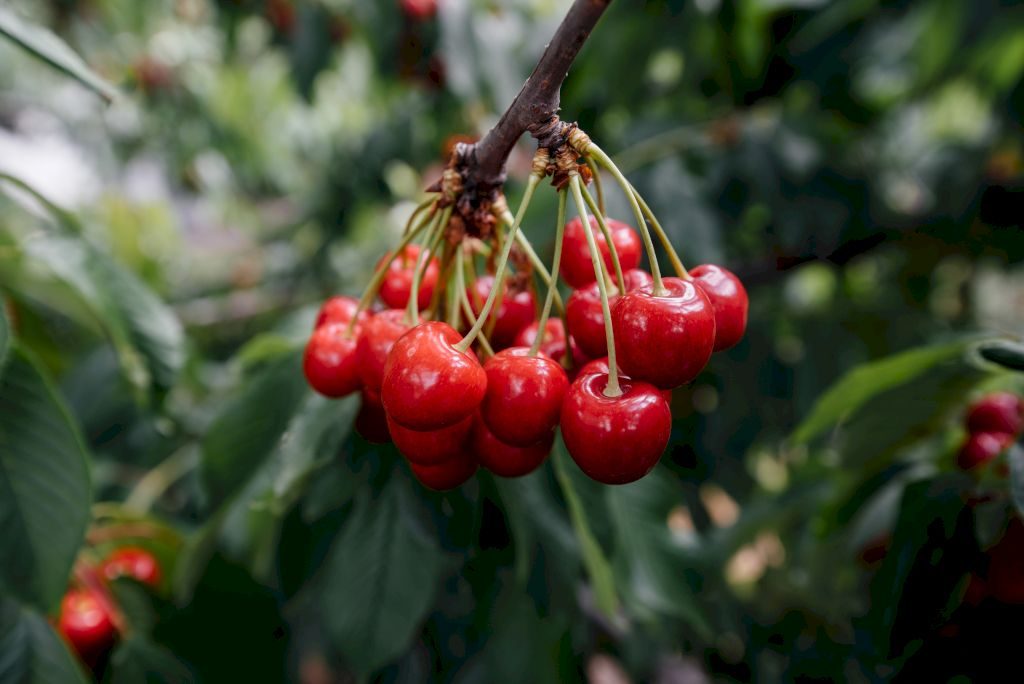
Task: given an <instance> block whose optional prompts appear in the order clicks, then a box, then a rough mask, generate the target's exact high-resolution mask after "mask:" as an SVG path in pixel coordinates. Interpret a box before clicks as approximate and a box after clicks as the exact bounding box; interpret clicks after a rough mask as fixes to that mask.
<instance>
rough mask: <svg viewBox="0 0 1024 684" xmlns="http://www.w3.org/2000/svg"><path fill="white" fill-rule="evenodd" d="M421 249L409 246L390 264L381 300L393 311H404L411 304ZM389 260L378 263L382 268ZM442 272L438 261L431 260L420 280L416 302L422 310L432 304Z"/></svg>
mask: <svg viewBox="0 0 1024 684" xmlns="http://www.w3.org/2000/svg"><path fill="white" fill-rule="evenodd" d="M419 256H420V248H419V246H418V245H409V246H407V247H406V248H405V249H404V250H402V252H401V254H396V255H395V257H394V259H392V260H391V263H390V264H388V271H387V275H385V276H384V282H382V283H381V286H380V298H381V300H382V301H383V302H384V303H385V304H386V305H387V306H388V308H391V309H404V308H405V307H406V305H408V304H409V293H410V292H412V279H413V274H414V273H415V271H416V266H417V265H418V264H419ZM385 259H387V257H386V256H385V257H384V258H383V259H381V260H380V261H378V262H377V268H380V267H381V265H382V264H383V263H384V260H385ZM440 272H441V267H440V265H439V264H438V262H437V259H434V258H431V259H430V263H429V264H428V265H427V268H426V269H425V270H424V271H423V276H422V277H421V278H420V292H419V297H418V298H417V300H416V302H417V304H419V307H420V308H421V309H423V308H426V307H427V306H428V305H429V304H430V298H431V297H432V296H433V294H434V286H435V285H436V284H437V278H438V276H439V274H440Z"/></svg>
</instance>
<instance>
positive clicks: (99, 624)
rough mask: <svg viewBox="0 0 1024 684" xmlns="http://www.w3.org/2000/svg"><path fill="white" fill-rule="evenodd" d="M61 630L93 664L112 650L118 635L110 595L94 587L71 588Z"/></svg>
mask: <svg viewBox="0 0 1024 684" xmlns="http://www.w3.org/2000/svg"><path fill="white" fill-rule="evenodd" d="M57 631H59V632H60V633H61V635H63V637H64V638H65V639H66V640H67V642H68V643H69V644H70V645H71V648H73V649H74V651H75V653H77V654H78V657H79V658H81V660H82V662H84V663H85V664H86V665H89V666H90V667H93V666H95V665H96V663H97V662H99V661H100V660H101V659H102V658H103V657H104V656H105V655H106V654H107V652H109V651H110V649H111V648H112V647H113V646H114V641H115V639H116V638H117V631H116V629H115V628H114V620H113V618H112V617H111V614H110V606H109V604H108V602H107V600H106V598H105V597H103V596H100V595H99V594H97V593H96V592H95V591H94V590H92V589H69V590H68V592H67V593H66V594H64V598H63V599H62V600H61V603H60V618H58V620H57Z"/></svg>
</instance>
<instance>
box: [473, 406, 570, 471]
mask: <svg viewBox="0 0 1024 684" xmlns="http://www.w3.org/2000/svg"><path fill="white" fill-rule="evenodd" d="M554 439H555V435H554V433H553V432H550V433H548V436H547V437H545V438H544V439H542V440H540V441H538V442H535V443H533V444H529V445H526V446H513V445H511V444H508V443H506V442H503V441H501V440H500V439H498V438H497V437H495V436H494V433H493V432H491V431H490V430H489V429H488V428H487V424H486V423H485V422H484V421H483V420H482V419H480V418H479V417H478V418H477V419H476V420H475V421H474V422H473V434H472V440H473V442H472V444H473V451H474V453H475V454H476V457H477V459H479V461H480V465H482V466H483V467H484V468H487V469H488V470H490V471H491V472H492V473H494V474H495V475H498V476H499V477H522V476H523V475H528V474H530V473H532V472H533V471H534V470H536V469H537V468H538V467H540V464H541V463H543V462H544V459H545V458H547V457H548V454H550V453H551V445H552V444H553V443H554Z"/></svg>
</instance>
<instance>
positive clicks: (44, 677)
mask: <svg viewBox="0 0 1024 684" xmlns="http://www.w3.org/2000/svg"><path fill="white" fill-rule="evenodd" d="M5 541H6V540H5ZM0 682H10V684H55V683H56V682H60V683H61V684H63V683H64V682H68V683H69V684H73V683H75V682H78V683H79V684H85V682H86V679H85V676H84V675H83V673H82V671H81V670H80V669H79V666H78V664H77V663H76V661H75V659H74V657H73V656H72V655H71V653H70V651H68V648H67V646H65V645H64V642H63V641H62V640H61V638H60V637H59V636H57V634H56V633H55V632H54V631H53V628H52V627H51V626H50V625H49V623H47V621H46V619H45V618H44V617H43V616H41V615H39V614H38V613H35V612H34V611H32V610H31V609H29V608H28V607H26V606H22V605H19V604H18V602H17V601H15V600H13V599H9V598H0Z"/></svg>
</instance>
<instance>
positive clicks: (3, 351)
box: [0, 299, 11, 374]
mask: <svg viewBox="0 0 1024 684" xmlns="http://www.w3.org/2000/svg"><path fill="white" fill-rule="evenodd" d="M10 346H11V326H10V323H8V322H7V308H6V307H5V306H4V305H3V300H2V299H0V374H3V370H4V364H5V363H6V362H7V351H8V349H10Z"/></svg>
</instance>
